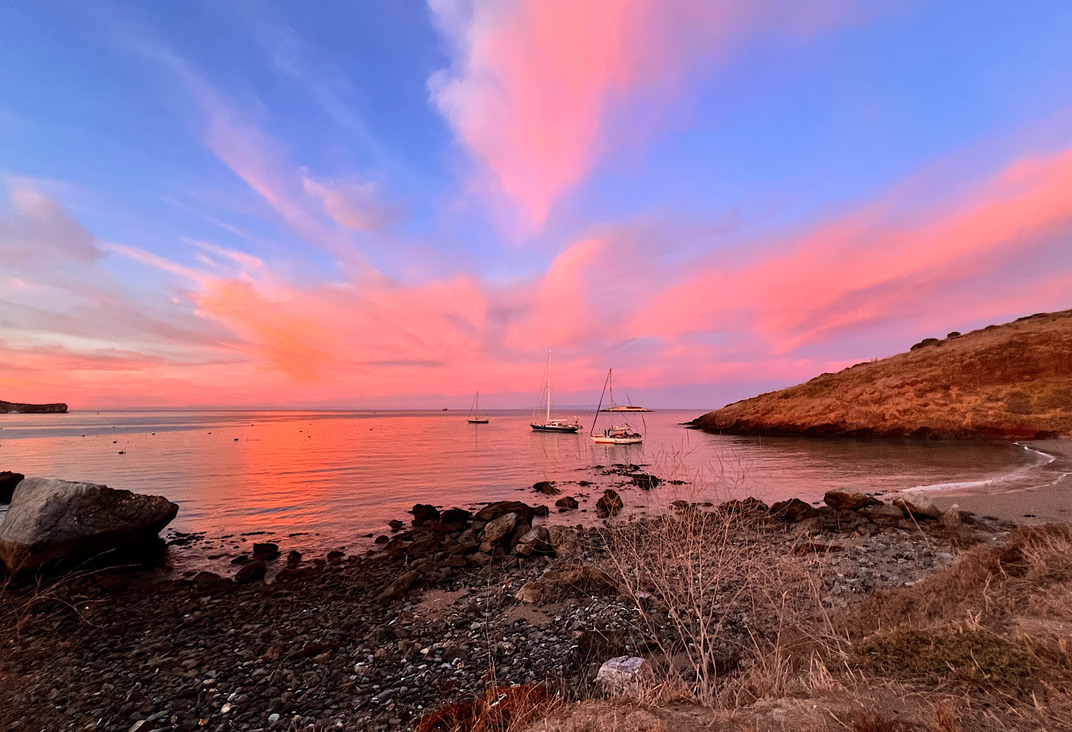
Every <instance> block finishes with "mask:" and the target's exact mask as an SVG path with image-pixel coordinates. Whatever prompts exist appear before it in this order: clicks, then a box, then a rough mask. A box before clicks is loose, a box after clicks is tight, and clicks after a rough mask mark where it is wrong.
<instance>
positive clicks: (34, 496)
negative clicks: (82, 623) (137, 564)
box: [0, 478, 179, 571]
mask: <svg viewBox="0 0 1072 732" xmlns="http://www.w3.org/2000/svg"><path fill="white" fill-rule="evenodd" d="M178 511H179V507H178V506H177V505H175V504H174V503H172V502H171V501H169V500H167V499H166V498H164V497H163V496H144V495H139V494H136V493H131V492H130V491H124V490H115V489H113V488H109V487H108V486H104V485H97V484H95V483H76V482H71V481H66V480H56V479H53V478H26V479H25V480H23V481H22V482H20V483H19V485H18V487H17V488H16V489H15V495H14V496H13V497H12V499H11V506H10V507H9V508H8V512H7V516H6V517H5V518H4V522H3V523H2V524H0V560H3V562H4V563H5V564H6V565H7V567H8V569H10V570H12V571H16V570H20V569H34V568H37V567H42V566H44V565H55V564H82V563H83V562H86V561H88V560H91V559H94V558H96V557H98V556H99V555H102V554H104V553H105V552H109V551H112V550H116V549H122V548H126V547H131V546H132V545H137V544H140V543H142V542H144V541H146V540H148V539H151V538H153V537H155V536H156V535H157V534H158V533H159V532H160V530H161V529H162V528H164V527H165V526H167V525H168V524H169V523H170V522H171V520H172V519H173V518H175V514H176V513H178Z"/></svg>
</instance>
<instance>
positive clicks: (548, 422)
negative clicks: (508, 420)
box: [529, 351, 581, 432]
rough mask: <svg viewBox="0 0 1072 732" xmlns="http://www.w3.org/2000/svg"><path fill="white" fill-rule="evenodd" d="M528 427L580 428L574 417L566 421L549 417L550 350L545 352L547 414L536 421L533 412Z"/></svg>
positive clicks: (538, 429)
mask: <svg viewBox="0 0 1072 732" xmlns="http://www.w3.org/2000/svg"><path fill="white" fill-rule="evenodd" d="M529 427H531V428H532V430H533V432H578V431H579V430H580V429H581V423H580V422H578V421H577V418H576V417H574V418H573V421H571V422H567V421H566V420H564V419H551V352H550V351H548V352H547V414H546V416H545V417H544V420H543V422H537V421H536V419H535V414H533V421H532V422H531V423H529Z"/></svg>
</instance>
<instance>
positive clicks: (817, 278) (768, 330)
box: [631, 149, 1072, 352]
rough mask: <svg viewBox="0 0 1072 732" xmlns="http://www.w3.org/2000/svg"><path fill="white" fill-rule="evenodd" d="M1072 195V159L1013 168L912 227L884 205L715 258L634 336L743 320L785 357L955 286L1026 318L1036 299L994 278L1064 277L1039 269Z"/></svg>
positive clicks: (641, 320) (899, 314) (1070, 224)
mask: <svg viewBox="0 0 1072 732" xmlns="http://www.w3.org/2000/svg"><path fill="white" fill-rule="evenodd" d="M1070 188H1072V149H1070V150H1063V151H1060V152H1057V153H1053V154H1051V155H1048V156H1042V157H1037V158H1031V159H1025V160H1022V161H1018V162H1015V163H1013V164H1011V165H1009V166H1008V167H1007V168H1006V169H1004V170H1002V171H1000V172H999V173H998V174H996V175H994V176H993V177H992V178H991V179H989V180H987V181H985V182H984V183H982V184H980V185H978V186H976V187H975V188H974V189H973V190H971V191H969V192H968V193H966V194H964V195H962V196H961V197H960V199H959V200H958V201H954V202H952V203H948V204H943V207H942V209H941V210H928V209H927V207H926V206H922V207H920V210H919V211H917V213H916V214H915V216H914V217H913V218H911V219H905V218H898V219H894V218H892V217H889V216H887V215H886V214H885V207H884V205H883V201H881V200H880V201H878V202H876V203H874V204H872V205H870V206H868V207H866V208H865V209H864V210H863V211H862V212H859V213H852V214H848V215H846V216H844V217H842V218H840V219H838V220H835V221H831V222H828V223H826V224H824V225H822V226H819V227H817V228H816V229H814V230H812V231H810V232H807V233H805V234H803V235H800V236H795V237H789V238H787V239H784V240H782V241H779V242H775V243H773V244H772V245H769V246H767V247H764V248H761V249H760V250H759V251H758V252H755V253H743V254H742V253H740V252H737V253H734V254H733V255H732V256H726V255H724V254H721V253H720V254H715V255H712V256H711V257H709V259H708V261H707V262H705V263H703V265H702V266H699V267H696V268H695V271H694V272H692V273H689V274H688V275H686V276H684V277H683V278H682V279H681V280H680V281H679V282H678V284H676V285H673V286H670V287H668V288H666V289H665V290H664V291H663V292H662V293H661V294H660V296H659V298H658V300H657V301H655V302H654V303H652V304H651V306H650V307H649V308H647V309H646V310H645V311H644V312H638V313H637V314H636V316H635V318H634V320H633V323H632V325H631V329H632V330H633V332H637V333H651V332H659V333H662V334H663V335H665V336H668V337H674V336H678V335H681V334H684V333H689V332H702V331H710V330H717V329H720V328H724V327H727V326H729V325H730V323H731V318H732V317H733V316H738V317H739V316H740V315H741V314H746V315H747V317H748V319H749V322H750V327H751V329H753V330H754V331H755V332H756V333H758V334H760V335H762V336H764V337H765V338H767V339H768V340H769V342H770V343H771V345H772V347H773V348H774V349H775V351H777V352H788V351H792V350H794V349H796V348H798V347H800V346H802V345H805V344H808V343H814V342H821V341H825V340H828V339H830V338H831V337H833V336H834V335H835V334H839V333H845V332H848V331H851V330H852V329H864V328H867V327H868V325H869V324H874V323H878V322H882V321H884V320H888V319H897V320H900V321H902V322H906V321H907V320H908V317H909V316H912V317H914V316H918V315H923V314H925V313H926V312H928V311H929V310H930V309H931V308H932V303H933V301H934V299H936V298H938V297H941V295H942V292H943V291H948V290H949V289H950V288H953V287H956V286H957V285H958V283H973V284H974V285H975V287H976V288H978V287H980V286H981V285H980V283H986V284H985V285H982V286H985V287H986V288H989V291H983V290H978V289H976V291H975V292H970V291H969V292H966V293H963V294H964V295H965V296H966V297H967V302H970V303H972V308H973V309H974V311H975V312H980V309H981V308H987V307H989V306H988V303H993V302H994V301H995V300H996V299H998V298H997V296H998V295H999V294H1001V293H1003V292H1004V291H1005V290H1006V289H1007V288H1018V289H1019V290H1020V293H1021V294H1020V298H1019V300H1020V301H1021V302H1022V303H1023V304H1024V307H1027V308H1031V307H1032V306H1031V305H1029V304H1028V303H1030V302H1032V301H1036V302H1037V301H1038V297H1037V290H1036V289H1035V288H1034V287H1032V288H1028V289H1024V288H1023V283H1022V282H1021V281H1019V280H1017V279H1015V278H1012V277H1009V278H1005V279H1003V278H1002V277H1001V274H1002V273H1001V272H1000V271H998V270H999V269H1000V268H1001V267H1003V266H1004V263H1005V262H1006V260H1007V258H1009V257H1020V258H1027V257H1032V256H1035V257H1037V258H1038V260H1039V263H1040V268H1039V270H1038V271H1037V273H1036V276H1037V278H1038V279H1037V281H1038V282H1040V283H1041V282H1043V281H1045V280H1047V279H1048V278H1050V277H1054V276H1063V275H1064V273H1063V272H1062V271H1057V272H1054V271H1048V270H1047V269H1046V268H1045V260H1046V256H1047V255H1046V248H1047V247H1052V246H1053V245H1054V242H1055V240H1058V239H1059V238H1060V237H1061V236H1064V237H1067V236H1068V235H1069V234H1070V233H1072V199H1070V198H1069V197H1068V195H1067V191H1068V190H1070ZM1004 301H1005V302H1007V300H1004ZM1066 306H1067V303H1066ZM1015 311H1016V310H1015V309H1014V312H1015ZM1000 312H1008V311H999V312H997V313H995V314H1000ZM983 317H985V315H984V316H983Z"/></svg>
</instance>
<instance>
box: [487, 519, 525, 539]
mask: <svg viewBox="0 0 1072 732" xmlns="http://www.w3.org/2000/svg"><path fill="white" fill-rule="evenodd" d="M517 518H518V517H517V514H516V513H504V514H503V515H502V516H499V517H498V518H497V519H495V520H493V521H492V522H491V523H489V524H488V525H487V526H485V527H484V541H485V542H486V543H489V544H494V543H496V542H498V541H500V540H501V539H502V538H503V537H505V536H506V535H507V534H509V533H510V532H511V531H513V530H514V527H515V526H516V525H517Z"/></svg>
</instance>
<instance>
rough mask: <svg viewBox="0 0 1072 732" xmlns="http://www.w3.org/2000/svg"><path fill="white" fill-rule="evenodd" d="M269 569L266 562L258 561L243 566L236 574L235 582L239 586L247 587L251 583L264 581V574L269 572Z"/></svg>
mask: <svg viewBox="0 0 1072 732" xmlns="http://www.w3.org/2000/svg"><path fill="white" fill-rule="evenodd" d="M267 571H268V570H267V567H266V566H265V564H264V562H261V561H256V562H250V563H249V564H243V565H242V568H241V569H240V570H238V571H237V572H235V576H234V581H235V584H238V585H247V584H249V583H250V582H257V581H258V580H262V579H264V574H265V572H267Z"/></svg>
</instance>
